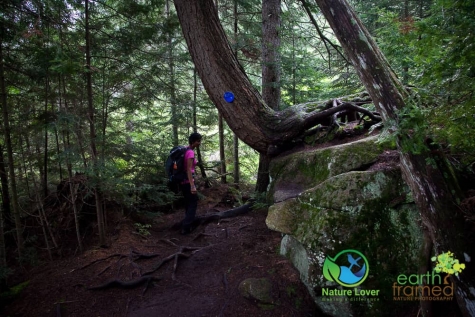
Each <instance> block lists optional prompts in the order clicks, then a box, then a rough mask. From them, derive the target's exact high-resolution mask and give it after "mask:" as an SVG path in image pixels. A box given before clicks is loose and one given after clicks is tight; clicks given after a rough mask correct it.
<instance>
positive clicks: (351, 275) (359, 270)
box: [323, 250, 369, 287]
mask: <svg viewBox="0 0 475 317" xmlns="http://www.w3.org/2000/svg"><path fill="white" fill-rule="evenodd" d="M342 259H343V261H342ZM345 262H346V263H347V264H348V266H344V265H338V264H337V263H345ZM368 273H369V264H368V260H367V259H366V257H365V256H364V255H363V253H361V252H359V251H356V250H343V251H341V252H340V253H338V254H337V255H336V256H335V257H334V258H331V257H329V256H328V255H327V257H326V258H325V262H324V263H323V276H324V277H325V278H326V279H327V280H329V281H332V282H336V283H338V284H340V285H341V286H344V287H355V286H358V285H360V284H361V283H363V282H364V280H365V279H366V277H368Z"/></svg>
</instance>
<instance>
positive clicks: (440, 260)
mask: <svg viewBox="0 0 475 317" xmlns="http://www.w3.org/2000/svg"><path fill="white" fill-rule="evenodd" d="M431 261H432V262H436V265H435V268H434V271H435V272H436V273H440V272H442V273H447V274H453V275H455V276H458V275H459V273H461V272H462V270H463V269H465V264H464V263H460V262H459V260H457V259H454V254H453V253H452V252H450V251H447V252H445V253H441V254H439V255H438V256H434V257H432V258H431Z"/></svg>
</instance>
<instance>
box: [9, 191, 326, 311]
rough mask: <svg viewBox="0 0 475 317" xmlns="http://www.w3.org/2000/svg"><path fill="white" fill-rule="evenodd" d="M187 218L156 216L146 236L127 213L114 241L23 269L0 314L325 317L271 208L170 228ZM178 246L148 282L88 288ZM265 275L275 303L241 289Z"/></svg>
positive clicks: (125, 275)
mask: <svg viewBox="0 0 475 317" xmlns="http://www.w3.org/2000/svg"><path fill="white" fill-rule="evenodd" d="M208 195H210V194H209V193H208ZM224 207H225V206H221V209H224ZM215 208H218V209H219V208H220V207H218V206H215ZM205 210H209V201H208V202H201V203H200V207H199V210H198V214H204V213H205ZM181 217H182V212H181V211H179V212H176V213H173V214H168V215H164V216H162V217H160V218H157V220H159V222H158V223H155V224H154V225H153V227H152V228H149V229H148V231H149V232H150V235H147V236H141V235H139V234H138V232H137V230H136V227H135V226H134V222H132V221H131V220H126V219H122V220H121V221H120V223H118V224H117V225H116V228H115V232H114V234H113V235H112V236H111V239H110V244H109V247H108V248H93V249H90V250H88V251H86V252H85V253H84V254H82V255H78V256H75V257H72V258H69V259H65V260H60V261H55V262H54V263H49V264H44V265H42V266H41V267H37V268H36V269H34V270H32V271H30V272H25V273H26V274H27V275H28V276H30V284H29V286H28V288H27V289H26V290H25V291H24V292H23V293H22V295H21V297H20V298H18V299H17V300H15V301H14V302H13V303H12V304H10V305H8V306H7V307H6V308H5V309H4V310H3V312H1V313H0V316H11V317H13V316H35V317H37V316H63V317H65V316H77V317H80V316H85V317H86V316H87V317H91V316H101V317H107V316H140V317H148V316H154V317H157V316H158V317H161V316H180V317H188V316H189V317H195V316H196V317H205V316H230V317H231V316H272V317H275V316H320V315H319V314H318V313H317V309H316V307H315V305H314V303H313V301H312V300H311V298H310V296H309V295H308V292H307V290H306V289H305V287H304V286H303V284H302V283H301V282H300V279H299V273H298V272H297V271H296V270H295V269H294V268H293V266H292V265H291V263H290V262H289V261H288V260H287V259H286V258H284V257H282V256H280V255H279V254H278V248H279V245H280V239H281V235H280V233H278V232H273V231H271V230H269V229H267V227H266V225H265V217H266V212H265V211H263V210H261V211H251V212H250V213H248V214H246V215H242V216H239V217H235V218H230V219H225V220H222V221H221V222H219V223H218V222H211V223H208V224H206V225H203V226H200V227H198V228H197V229H196V230H195V231H194V232H193V233H192V234H190V235H187V236H183V235H180V233H179V231H177V230H172V229H170V227H171V225H172V224H174V223H176V222H178V221H179V220H181ZM183 247H187V248H185V249H183ZM180 250H181V251H182V255H180V256H179V257H178V259H177V261H176V262H175V259H174V258H173V259H171V260H170V261H166V262H164V264H163V265H162V266H160V268H158V269H157V270H156V271H154V272H153V273H151V275H152V276H153V277H154V280H153V281H152V282H150V283H148V284H147V283H142V284H141V285H139V286H137V287H134V288H130V289H124V288H117V287H109V288H106V289H101V290H89V289H87V288H88V287H91V286H98V285H101V284H103V283H105V282H107V281H111V280H116V279H118V280H124V281H131V280H137V279H138V278H140V276H141V275H143V274H144V273H145V272H150V271H153V269H154V267H156V266H157V265H158V263H160V262H161V261H162V260H164V259H167V258H171V255H173V254H176V253H177V252H179V251H180ZM139 255H142V257H139ZM262 277H266V278H268V279H270V280H271V281H272V285H273V296H274V298H275V301H276V305H275V306H274V308H272V309H270V308H268V307H266V308H262V307H259V305H257V303H255V302H252V301H251V300H249V299H246V298H244V297H242V296H241V295H240V294H239V291H238V285H239V283H240V282H241V281H242V280H244V279H246V278H262Z"/></svg>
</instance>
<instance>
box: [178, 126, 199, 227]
mask: <svg viewBox="0 0 475 317" xmlns="http://www.w3.org/2000/svg"><path fill="white" fill-rule="evenodd" d="M201 138H202V137H201V134H199V133H197V132H195V133H192V134H190V137H189V138H188V144H189V145H188V149H187V150H186V152H185V158H184V169H185V173H186V179H185V180H184V181H182V182H181V184H180V189H181V192H182V193H183V196H184V197H185V218H184V219H183V221H182V222H181V233H182V234H188V233H190V232H191V231H193V229H194V227H193V221H194V220H195V215H196V208H197V207H198V193H197V191H196V184H195V179H194V176H195V167H196V164H197V163H198V162H197V161H196V159H195V152H194V149H195V148H198V147H199V146H200V145H201Z"/></svg>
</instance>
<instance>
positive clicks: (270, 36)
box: [256, 0, 281, 193]
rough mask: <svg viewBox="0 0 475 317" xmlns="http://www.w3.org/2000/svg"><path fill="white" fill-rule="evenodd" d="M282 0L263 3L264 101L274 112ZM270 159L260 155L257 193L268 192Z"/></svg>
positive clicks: (277, 80) (278, 99) (277, 91)
mask: <svg viewBox="0 0 475 317" xmlns="http://www.w3.org/2000/svg"><path fill="white" fill-rule="evenodd" d="M280 6H281V1H280V0H267V1H262V99H263V100H264V102H265V103H266V104H267V105H269V107H271V108H272V109H274V110H279V107H280V54H279V50H280V33H279V30H280ZM269 163H270V157H269V155H268V154H267V153H260V155H259V169H258V173H257V181H256V192H258V193H263V192H266V191H267V187H268V185H269Z"/></svg>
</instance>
